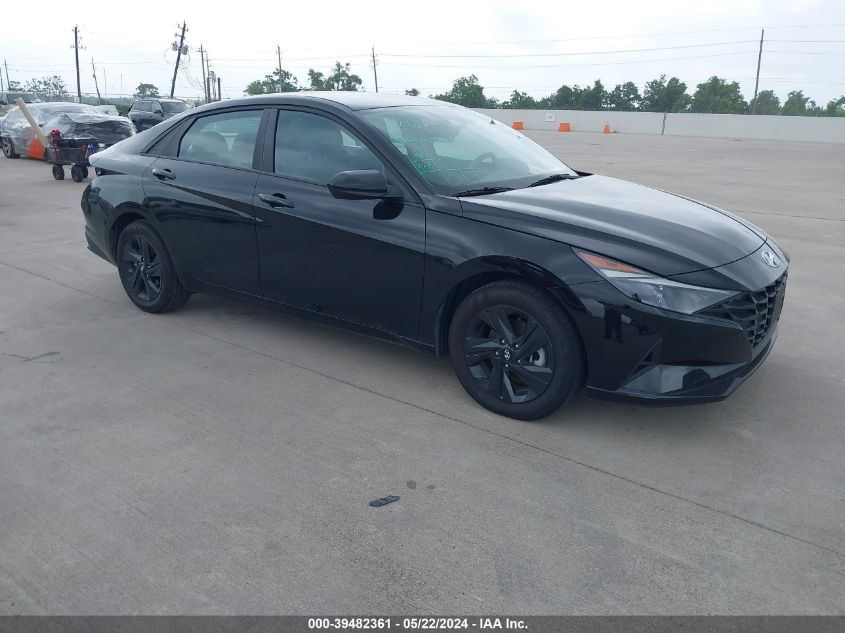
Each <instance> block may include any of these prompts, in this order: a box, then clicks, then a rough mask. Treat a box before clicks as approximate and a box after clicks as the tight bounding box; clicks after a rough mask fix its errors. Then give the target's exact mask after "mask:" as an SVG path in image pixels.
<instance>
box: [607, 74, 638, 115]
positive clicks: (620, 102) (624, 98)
mask: <svg viewBox="0 0 845 633" xmlns="http://www.w3.org/2000/svg"><path fill="white" fill-rule="evenodd" d="M641 99H642V97H641V96H640V91H639V89H638V88H637V85H636V84H635V83H634V82H633V81H628V82H625V83H624V84H616V87H615V88H614V89H613V91H612V92H609V93H607V107H608V109H609V110H625V111H629V112H630V111H632V110H636V109H637V107H638V106H639V104H640V100H641Z"/></svg>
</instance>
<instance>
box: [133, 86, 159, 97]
mask: <svg viewBox="0 0 845 633" xmlns="http://www.w3.org/2000/svg"><path fill="white" fill-rule="evenodd" d="M135 96H136V97H138V98H139V99H146V98H150V97H159V96H161V95H159V93H158V88H156V87H155V86H154V85H153V84H144V83H141V84H138V87H137V88H135Z"/></svg>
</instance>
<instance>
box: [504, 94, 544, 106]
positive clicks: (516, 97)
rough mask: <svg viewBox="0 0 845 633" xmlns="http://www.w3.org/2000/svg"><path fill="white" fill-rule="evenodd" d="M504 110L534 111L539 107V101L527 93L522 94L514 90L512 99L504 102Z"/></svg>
mask: <svg viewBox="0 0 845 633" xmlns="http://www.w3.org/2000/svg"><path fill="white" fill-rule="evenodd" d="M502 107H503V108H520V109H523V110H528V109H533V108H536V107H537V100H536V99H534V97H532V96H531V95H529V94H528V93H527V92H520V91H519V90H514V91H513V92H512V93H511V96H510V99H508V100H507V101H504V102H502Z"/></svg>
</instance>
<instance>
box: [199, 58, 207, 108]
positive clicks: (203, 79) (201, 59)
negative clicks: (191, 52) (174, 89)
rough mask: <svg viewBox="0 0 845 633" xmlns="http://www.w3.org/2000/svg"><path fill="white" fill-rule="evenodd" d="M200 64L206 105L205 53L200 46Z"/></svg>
mask: <svg viewBox="0 0 845 633" xmlns="http://www.w3.org/2000/svg"><path fill="white" fill-rule="evenodd" d="M200 64H202V92H203V95H204V97H205V102H206V103H208V81H206V78H205V51H204V50H203V48H202V44H200Z"/></svg>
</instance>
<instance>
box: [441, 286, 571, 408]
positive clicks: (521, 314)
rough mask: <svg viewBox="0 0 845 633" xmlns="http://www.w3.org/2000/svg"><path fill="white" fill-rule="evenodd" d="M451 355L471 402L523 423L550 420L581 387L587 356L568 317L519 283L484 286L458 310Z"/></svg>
mask: <svg viewBox="0 0 845 633" xmlns="http://www.w3.org/2000/svg"><path fill="white" fill-rule="evenodd" d="M449 352H450V356H451V360H452V366H453V368H454V370H455V374H456V376H457V377H458V380H459V381H460V383H461V385H463V387H464V389H466V391H467V393H469V395H470V396H472V397H473V398H474V399H475V400H476V401H477V402H478V403H479V404H481V405H482V406H484V407H486V408H487V409H490V410H491V411H494V412H495V413H498V414H500V415H505V416H508V417H511V418H517V419H520V420H535V419H538V418H542V417H545V416H547V415H549V414H551V413H553V412H554V411H555V410H556V409H558V408H559V407H560V406H561V405H562V404H564V403H565V402H566V401H567V400H569V399H570V398H571V397H572V396H573V395H574V394H575V392H576V391H577V390H578V388H579V387H580V386H581V384H582V382H583V379H584V350H583V347H582V345H581V341H580V338H579V337H578V333H577V331H576V329H575V326H574V325H573V324H572V322H571V320H570V319H569V317H568V316H567V315H566V313H565V312H564V311H563V309H562V308H561V306H560V305H559V304H558V303H557V302H556V301H555V300H554V299H553V298H552V297H551V296H549V295H548V294H547V293H546V292H544V291H543V290H541V289H539V288H537V287H535V286H532V285H530V284H527V283H524V282H521V281H517V280H506V281H500V282H496V283H493V284H490V285H487V286H484V287H483V288H480V289H479V290H476V291H475V292H473V293H472V294H470V295H469V296H468V297H467V298H466V299H464V300H463V301H462V302H461V304H460V305H459V306H458V308H457V310H456V311H455V314H454V316H453V318H452V324H451V327H450V329H449Z"/></svg>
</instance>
